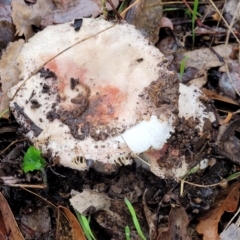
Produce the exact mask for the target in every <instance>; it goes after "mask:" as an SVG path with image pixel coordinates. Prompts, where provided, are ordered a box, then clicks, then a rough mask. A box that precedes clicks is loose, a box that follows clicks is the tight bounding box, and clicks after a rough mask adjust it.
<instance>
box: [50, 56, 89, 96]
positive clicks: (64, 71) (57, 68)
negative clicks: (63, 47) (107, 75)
mask: <svg viewBox="0 0 240 240" xmlns="http://www.w3.org/2000/svg"><path fill="white" fill-rule="evenodd" d="M45 68H48V69H49V70H50V71H52V72H54V73H55V74H56V76H57V78H58V90H59V92H60V93H61V92H63V91H64V88H65V87H66V85H69V80H70V78H76V79H79V81H80V82H84V81H85V80H86V73H87V69H86V68H83V67H79V66H78V65H77V64H76V63H75V62H74V61H72V60H71V59H69V58H68V59H67V60H66V59H59V60H58V59H54V60H52V61H50V62H49V63H47V64H46V65H45Z"/></svg>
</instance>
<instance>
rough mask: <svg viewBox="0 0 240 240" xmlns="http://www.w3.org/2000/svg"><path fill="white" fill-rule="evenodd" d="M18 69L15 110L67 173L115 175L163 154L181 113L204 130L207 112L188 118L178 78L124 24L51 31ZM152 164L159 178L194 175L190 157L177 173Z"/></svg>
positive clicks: (86, 23)
mask: <svg viewBox="0 0 240 240" xmlns="http://www.w3.org/2000/svg"><path fill="white" fill-rule="evenodd" d="M18 63H19V68H20V70H21V74H20V78H21V79H22V81H20V82H19V84H18V85H16V86H15V87H13V88H12V89H11V91H10V94H9V95H10V96H11V97H12V98H13V100H12V101H11V103H10V107H11V109H12V111H13V113H14V115H15V117H16V119H17V121H18V122H19V123H20V124H21V125H22V126H23V128H24V129H25V132H26V136H28V137H29V138H30V139H31V141H32V142H33V144H34V145H35V146H36V147H37V148H40V149H41V150H42V151H43V153H45V154H49V155H50V156H51V157H52V158H54V159H56V160H58V161H59V162H60V163H61V164H62V165H64V166H67V167H71V168H75V169H79V170H84V169H86V168H87V167H88V166H89V164H93V165H94V164H95V163H101V166H104V167H103V171H105V172H106V171H112V170H113V168H114V167H113V166H114V165H116V163H118V164H130V163H131V157H132V156H135V155H136V154H139V153H143V152H147V153H149V152H151V151H163V150H162V149H164V148H165V146H166V143H167V141H168V139H169V138H170V137H171V135H172V133H173V132H174V131H175V129H176V127H177V126H176V123H177V122H178V112H179V110H180V114H182V116H185V117H186V118H191V117H192V118H194V119H195V118H200V119H198V121H199V122H200V124H199V126H198V128H200V130H201V128H202V125H203V124H202V125H201V122H202V120H201V118H203V117H205V116H206V115H202V116H201V114H200V112H201V111H206V109H205V108H203V109H202V110H201V111H200V110H199V109H196V110H195V111H194V112H191V113H190V114H188V115H187V114H186V113H185V112H183V113H182V112H181V111H182V110H181V108H179V107H178V98H179V83H178V79H177V77H176V74H175V73H173V72H170V71H168V69H167V61H166V59H165V58H164V56H163V54H162V53H160V52H159V50H158V49H157V48H155V47H154V46H153V45H151V44H149V42H148V41H147V40H146V39H145V38H144V37H143V36H142V35H141V33H140V32H139V31H138V30H136V29H135V27H134V26H131V25H128V24H125V23H122V24H114V23H110V22H107V21H105V20H103V19H91V18H89V19H83V23H82V27H81V29H80V31H75V30H74V28H73V27H72V25H71V24H70V23H66V24H61V25H56V26H49V27H47V28H46V29H44V30H43V31H42V32H39V33H38V34H36V35H35V36H34V37H32V38H31V39H30V40H29V42H28V43H26V44H25V45H24V47H23V49H22V51H21V53H20V55H19V57H18ZM184 87H185V86H184ZM184 87H181V89H184ZM186 88H188V87H186ZM196 96H199V95H196ZM190 97H191V101H193V107H197V106H199V104H196V105H195V106H194V101H195V100H196V101H198V98H197V97H196V98H193V96H190ZM178 108H179V110H178ZM184 108H185V106H184ZM196 113H197V115H196V116H195V115H194V114H196ZM193 115H194V116H193ZM174 151H175V150H174ZM175 152H177V151H175ZM178 152H180V151H178ZM146 158H147V160H149V161H150V162H149V164H150V168H151V170H152V171H153V172H154V173H155V174H156V175H158V176H162V177H166V176H167V175H170V176H180V175H184V174H185V173H186V171H187V166H188V165H187V164H186V162H184V159H185V158H184V155H179V157H178V159H180V160H179V161H182V160H183V163H182V164H180V165H174V166H173V169H170V170H169V169H168V170H166V169H165V168H161V167H159V165H157V161H156V158H153V160H152V159H151V158H149V157H148V156H147V155H146ZM179 168H183V169H184V171H178V169H179ZM162 169H163V170H162ZM183 172H184V173H183Z"/></svg>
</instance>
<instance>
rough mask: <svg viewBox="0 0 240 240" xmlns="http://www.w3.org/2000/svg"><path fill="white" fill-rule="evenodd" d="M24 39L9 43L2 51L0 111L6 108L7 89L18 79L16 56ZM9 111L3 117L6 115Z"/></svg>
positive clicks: (0, 64) (7, 101)
mask: <svg viewBox="0 0 240 240" xmlns="http://www.w3.org/2000/svg"><path fill="white" fill-rule="evenodd" d="M23 44H24V40H22V39H20V40H18V41H17V42H14V43H10V44H9V46H8V47H7V49H6V51H5V52H4V53H3V55H2V58H1V60H0V79H1V84H2V92H1V93H0V101H1V103H0V113H1V112H3V111H4V110H6V109H8V106H9V100H10V99H9V97H8V96H7V92H8V90H9V89H10V88H11V87H12V86H14V85H15V84H16V83H18V81H19V73H20V71H19V69H18V67H17V62H16V59H17V56H18V54H19V52H20V51H21V49H22V46H23ZM8 116H9V112H7V113H5V114H4V116H3V117H8Z"/></svg>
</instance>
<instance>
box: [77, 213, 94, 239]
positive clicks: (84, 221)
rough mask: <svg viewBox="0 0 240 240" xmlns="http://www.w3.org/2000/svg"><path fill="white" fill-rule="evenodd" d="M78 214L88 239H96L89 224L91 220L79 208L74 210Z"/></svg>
mask: <svg viewBox="0 0 240 240" xmlns="http://www.w3.org/2000/svg"><path fill="white" fill-rule="evenodd" d="M74 211H75V213H76V216H77V219H78V221H79V223H80V225H81V227H82V229H83V232H84V234H85V236H86V238H87V239H88V240H96V239H95V237H94V236H93V233H92V230H91V228H90V226H89V222H88V220H87V218H86V217H85V216H83V215H82V214H80V213H79V212H78V211H77V210H74Z"/></svg>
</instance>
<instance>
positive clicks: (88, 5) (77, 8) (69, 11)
mask: <svg viewBox="0 0 240 240" xmlns="http://www.w3.org/2000/svg"><path fill="white" fill-rule="evenodd" d="M112 3H113V5H114V6H115V7H117V6H118V4H119V0H112ZM106 7H107V9H108V10H112V7H111V6H110V5H109V4H108V3H107V4H106ZM101 12H102V5H101V1H100V0H77V1H76V0H75V2H74V3H73V4H72V5H71V6H69V7H65V8H61V9H57V10H54V11H50V12H49V13H47V14H46V16H44V18H43V19H42V21H41V26H42V27H46V26H49V25H53V24H59V23H65V22H70V21H73V20H74V19H79V18H82V17H89V16H92V17H97V16H98V15H99V14H101Z"/></svg>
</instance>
